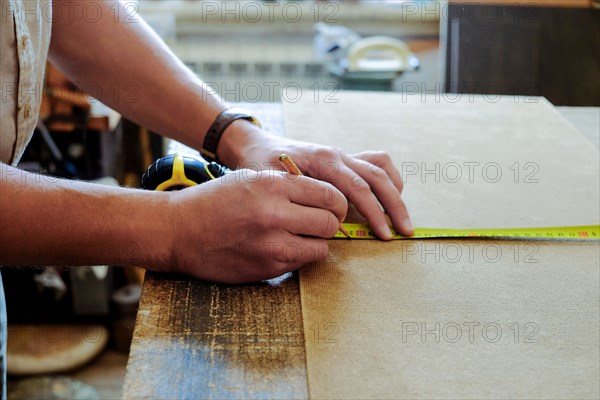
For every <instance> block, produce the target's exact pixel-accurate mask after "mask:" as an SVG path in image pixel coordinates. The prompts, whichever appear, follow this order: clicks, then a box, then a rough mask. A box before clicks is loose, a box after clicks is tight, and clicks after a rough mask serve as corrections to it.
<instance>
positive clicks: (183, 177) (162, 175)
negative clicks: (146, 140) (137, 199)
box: [141, 153, 229, 191]
mask: <svg viewBox="0 0 600 400" xmlns="http://www.w3.org/2000/svg"><path fill="white" fill-rule="evenodd" d="M227 172H229V169H227V168H226V167H224V166H222V165H220V164H217V163H216V162H211V163H209V162H206V161H204V160H201V159H199V158H195V157H191V156H184V155H182V154H179V153H176V154H170V155H168V156H165V157H162V158H159V159H158V160H156V161H155V162H154V163H153V164H152V165H150V167H148V169H147V170H146V172H145V173H144V175H143V176H142V184H141V186H142V188H143V189H148V190H162V191H169V190H181V189H185V188H186V187H190V186H196V185H199V184H201V183H204V182H207V181H210V180H212V179H216V178H219V177H221V176H223V175H225V174H226V173H227Z"/></svg>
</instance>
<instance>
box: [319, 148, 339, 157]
mask: <svg viewBox="0 0 600 400" xmlns="http://www.w3.org/2000/svg"><path fill="white" fill-rule="evenodd" d="M337 154H338V153H337V151H336V150H335V149H334V148H331V147H319V148H317V149H316V150H315V151H314V155H315V156H316V157H317V158H318V159H320V160H332V159H334V158H336V157H337Z"/></svg>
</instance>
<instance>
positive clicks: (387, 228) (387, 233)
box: [383, 225, 394, 239]
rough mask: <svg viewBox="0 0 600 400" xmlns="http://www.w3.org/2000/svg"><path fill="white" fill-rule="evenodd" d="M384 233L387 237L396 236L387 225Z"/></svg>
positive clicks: (384, 227)
mask: <svg viewBox="0 0 600 400" xmlns="http://www.w3.org/2000/svg"><path fill="white" fill-rule="evenodd" d="M383 234H384V235H385V239H391V238H393V237H394V235H393V234H392V231H391V230H390V227H389V226H387V225H384V226H383Z"/></svg>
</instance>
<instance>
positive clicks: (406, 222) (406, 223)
mask: <svg viewBox="0 0 600 400" xmlns="http://www.w3.org/2000/svg"><path fill="white" fill-rule="evenodd" d="M404 228H405V229H407V230H409V231H411V232H412V231H414V230H415V227H414V226H413V224H412V221H411V220H410V218H406V219H405V220H404Z"/></svg>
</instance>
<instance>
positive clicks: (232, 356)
mask: <svg viewBox="0 0 600 400" xmlns="http://www.w3.org/2000/svg"><path fill="white" fill-rule="evenodd" d="M300 309H301V308H300V296H299V293H298V281H297V278H296V277H292V276H289V277H288V278H287V279H285V280H283V281H281V282H278V283H271V284H269V283H262V284H254V285H244V286H225V285H215V284H209V283H205V282H199V281H196V280H188V279H185V278H173V277H170V276H165V275H160V274H153V273H147V274H146V281H145V282H144V293H143V296H142V302H141V304H140V308H139V310H138V317H137V321H136V328H135V331H134V340H133V343H132V347H131V353H130V358H129V363H128V366H127V378H126V382H125V390H124V398H128V399H129V398H161V399H164V398H191V397H194V398H204V399H242V398H245V399H247V398H261V399H271V398H274V399H296V398H306V397H307V396H308V394H307V385H306V366H305V353H304V335H303V327H302V316H301V311H300Z"/></svg>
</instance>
